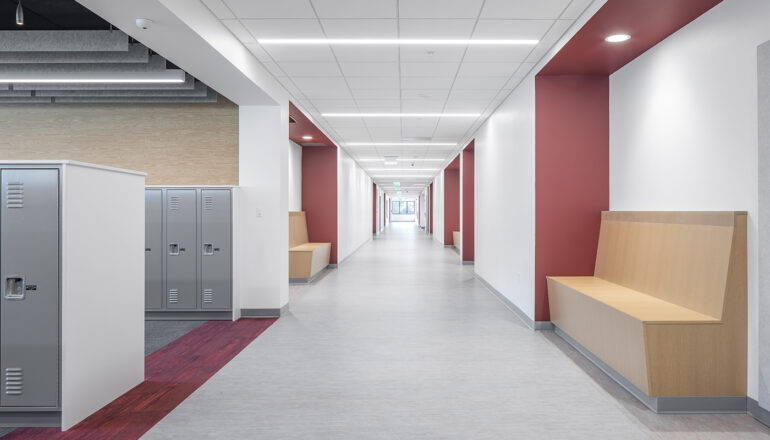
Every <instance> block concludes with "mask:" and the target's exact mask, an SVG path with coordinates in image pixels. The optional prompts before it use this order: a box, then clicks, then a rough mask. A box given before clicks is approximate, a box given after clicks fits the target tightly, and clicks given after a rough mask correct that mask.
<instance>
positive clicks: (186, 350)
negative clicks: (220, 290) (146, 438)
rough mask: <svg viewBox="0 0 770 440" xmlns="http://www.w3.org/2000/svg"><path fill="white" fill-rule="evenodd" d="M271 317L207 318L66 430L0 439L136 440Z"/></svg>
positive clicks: (156, 354) (35, 430) (25, 431)
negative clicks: (139, 377)
mask: <svg viewBox="0 0 770 440" xmlns="http://www.w3.org/2000/svg"><path fill="white" fill-rule="evenodd" d="M275 321H276V319H275V318H266V319H241V320H240V321H237V322H229V321H210V322H207V323H205V324H203V325H201V326H200V327H197V328H196V329H194V330H192V331H191V332H189V333H187V334H186V335H184V336H182V337H180V338H179V339H177V340H175V341H173V342H171V343H170V344H168V345H166V346H165V347H163V348H161V349H160V350H158V351H156V352H154V353H152V354H150V355H149V356H147V357H146V358H145V381H144V382H142V383H141V384H139V385H137V386H136V387H134V388H133V389H131V390H130V391H128V392H127V393H126V394H123V395H122V396H120V397H118V398H117V399H115V400H114V401H112V402H111V403H110V404H108V405H107V406H105V407H104V408H102V409H100V410H99V411H97V412H96V413H94V414H92V415H91V416H90V417H88V418H87V419H85V420H83V421H82V422H80V423H78V424H77V425H75V426H74V427H72V428H71V429H69V430H67V431H66V432H61V431H60V430H59V429H58V428H19V429H16V430H14V431H13V432H11V433H9V434H8V435H6V436H5V437H3V440H6V439H25V440H26V439H34V440H59V439H68V440H69V439H87V440H135V439H138V438H139V437H141V436H142V435H143V434H144V433H145V432H147V431H149V430H150V428H152V427H153V426H154V425H155V424H156V423H158V422H159V421H160V420H161V419H162V418H163V417H165V416H166V415H167V414H168V413H170V412H171V410H173V409H174V408H176V406H177V405H179V404H180V403H182V401H184V400H185V399H186V398H187V397H188V396H189V395H190V394H192V393H193V392H194V391H195V390H197V389H198V387H200V386H201V385H203V384H204V383H205V382H206V381H207V380H208V379H209V378H210V377H211V376H213V375H214V373H216V372H217V371H219V369H220V368H222V367H223V366H225V365H226V364H227V363H228V362H230V360H232V359H233V358H234V357H235V356H236V355H237V354H238V353H240V352H241V350H243V349H244V348H245V347H246V346H247V345H248V344H249V343H250V342H251V341H253V340H254V339H256V337H257V336H259V335H260V334H261V333H262V332H263V331H265V330H266V329H267V328H268V327H270V325H271V324H273V322H275Z"/></svg>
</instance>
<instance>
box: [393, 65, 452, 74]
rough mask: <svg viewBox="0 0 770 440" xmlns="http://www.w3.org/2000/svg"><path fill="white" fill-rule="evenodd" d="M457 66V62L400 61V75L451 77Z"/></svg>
mask: <svg viewBox="0 0 770 440" xmlns="http://www.w3.org/2000/svg"><path fill="white" fill-rule="evenodd" d="M457 67H458V65H457V63H401V76H430V77H433V76H449V77H453V76H455V74H456V73H457Z"/></svg>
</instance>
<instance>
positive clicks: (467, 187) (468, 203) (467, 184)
mask: <svg viewBox="0 0 770 440" xmlns="http://www.w3.org/2000/svg"><path fill="white" fill-rule="evenodd" d="M473 148H474V141H471V143H470V144H468V146H467V147H465V149H464V150H463V166H462V171H463V234H462V235H463V246H462V251H463V261H473V258H474V257H473V245H474V243H473V240H474V236H473V234H474V229H473V225H474V218H473V216H474V215H475V213H474V209H473V203H474V199H473V197H474V195H473V179H474V174H473V173H474V167H473Z"/></svg>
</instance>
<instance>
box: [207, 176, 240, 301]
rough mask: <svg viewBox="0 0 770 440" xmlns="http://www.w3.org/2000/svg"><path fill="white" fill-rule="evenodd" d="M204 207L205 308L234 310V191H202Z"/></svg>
mask: <svg viewBox="0 0 770 440" xmlns="http://www.w3.org/2000/svg"><path fill="white" fill-rule="evenodd" d="M201 207H202V208H201V247H200V255H201V303H202V308H204V309H227V310H230V298H231V294H230V293H231V285H230V284H231V281H230V274H231V269H230V266H231V264H230V258H231V250H230V242H231V229H232V228H231V219H230V212H231V202H230V190H229V189H203V190H201Z"/></svg>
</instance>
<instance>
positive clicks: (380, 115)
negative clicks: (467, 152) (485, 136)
mask: <svg viewBox="0 0 770 440" xmlns="http://www.w3.org/2000/svg"><path fill="white" fill-rule="evenodd" d="M321 116H323V117H325V118H478V117H479V116H481V113H321Z"/></svg>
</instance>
